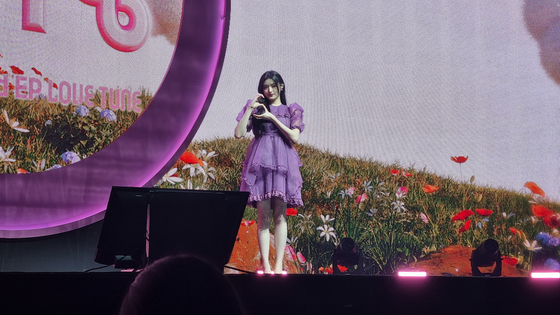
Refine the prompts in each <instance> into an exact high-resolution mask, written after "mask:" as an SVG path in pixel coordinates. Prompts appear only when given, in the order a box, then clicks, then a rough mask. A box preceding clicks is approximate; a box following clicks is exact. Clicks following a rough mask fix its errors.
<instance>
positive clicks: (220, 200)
mask: <svg viewBox="0 0 560 315" xmlns="http://www.w3.org/2000/svg"><path fill="white" fill-rule="evenodd" d="M248 198H249V193H248V192H239V191H208V190H179V189H156V188H137V187H117V186H115V187H113V188H112V190H111V195H110V197H109V203H108V205H107V210H106V212H105V219H104V222H103V227H102V229H101V235H100V237H99V242H98V246H97V251H96V255H95V261H96V262H98V263H101V264H106V265H111V264H114V265H115V268H141V267H143V266H145V265H146V264H149V263H151V262H153V261H155V260H157V259H159V258H162V257H164V256H167V255H173V254H179V253H181V254H182V253H187V254H193V255H197V256H202V257H205V258H206V259H207V260H208V261H210V262H212V263H214V264H215V265H216V266H217V267H218V268H223V266H224V265H225V264H227V263H228V261H229V258H230V257H231V253H232V250H233V246H234V244H235V238H236V236H237V231H238V230H239V224H240V223H241V220H242V218H243V213H244V211H245V206H246V205H247V199H248Z"/></svg>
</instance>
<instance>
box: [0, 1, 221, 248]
mask: <svg viewBox="0 0 560 315" xmlns="http://www.w3.org/2000/svg"><path fill="white" fill-rule="evenodd" d="M229 12H230V1H229V0H204V1H199V0H184V1H183V17H182V22H181V29H180V33H179V40H178V43H177V47H176V50H175V55H174V57H173V60H172V61H171V64H170V66H169V70H168V72H167V75H166V77H165V79H164V81H163V83H162V85H161V87H160V88H159V90H158V91H157V93H156V95H155V96H154V98H153V100H152V102H151V104H150V106H149V107H148V108H147V109H146V111H145V112H144V113H143V114H142V115H141V116H140V117H139V118H138V119H137V120H136V122H135V123H134V124H133V125H132V126H131V127H130V128H129V129H128V130H127V131H126V132H125V133H124V134H123V135H122V136H120V137H119V138H118V139H117V140H115V141H114V142H113V143H111V144H110V145H109V146H107V147H106V148H104V149H103V150H101V151H99V152H97V153H96V154H94V155H93V156H90V157H88V158H87V159H84V160H83V161H80V162H79V163H76V164H73V165H69V166H66V167H63V168H60V169H56V170H51V171H46V172H42V173H34V174H0V187H1V188H0V238H26V237H37V236H44V235H51V234H56V233H61V232H65V231H69V230H73V229H76V228H79V227H82V226H85V225H88V224H91V223H94V222H97V221H99V220H101V219H103V217H104V214H105V212H104V210H105V208H106V206H107V201H108V200H109V193H110V191H111V187H112V186H133V187H142V186H143V187H150V186H153V185H154V184H155V183H156V182H157V181H158V180H159V179H160V178H161V177H162V176H163V174H165V172H166V171H168V170H169V168H170V167H171V165H172V164H173V163H175V161H176V160H177V159H178V157H179V155H180V154H181V153H182V152H183V151H184V150H185V148H186V147H187V145H188V144H189V143H190V141H191V140H192V138H193V136H194V134H195V133H196V131H197V129H198V127H199V126H200V123H201V122H202V119H203V118H204V115H205V114H206V111H207V109H208V106H209V105H210V101H211V99H212V96H213V95H214V90H215V88H216V85H217V82H218V78H219V76H220V72H221V68H222V63H223V60H224V55H225V49H226V42H227V34H228V28H229Z"/></svg>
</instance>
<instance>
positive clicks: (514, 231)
mask: <svg viewBox="0 0 560 315" xmlns="http://www.w3.org/2000/svg"><path fill="white" fill-rule="evenodd" d="M509 230H510V231H511V233H513V235H516V234H519V235H521V234H523V232H521V231H520V230H518V229H516V228H512V227H510V228H509Z"/></svg>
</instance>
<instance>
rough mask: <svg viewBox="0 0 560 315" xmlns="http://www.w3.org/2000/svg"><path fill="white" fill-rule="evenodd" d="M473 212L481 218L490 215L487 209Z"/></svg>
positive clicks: (490, 212)
mask: <svg viewBox="0 0 560 315" xmlns="http://www.w3.org/2000/svg"><path fill="white" fill-rule="evenodd" d="M475 211H476V213H478V214H479V215H481V216H483V217H487V216H489V215H491V214H492V210H488V209H476V210H475Z"/></svg>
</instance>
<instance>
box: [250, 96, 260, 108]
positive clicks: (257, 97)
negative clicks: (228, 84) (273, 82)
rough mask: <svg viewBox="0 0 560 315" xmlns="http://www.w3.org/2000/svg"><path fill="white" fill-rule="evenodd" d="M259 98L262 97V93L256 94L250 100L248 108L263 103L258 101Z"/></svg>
mask: <svg viewBox="0 0 560 315" xmlns="http://www.w3.org/2000/svg"><path fill="white" fill-rule="evenodd" d="M260 98H264V95H262V94H260V93H259V94H257V96H256V97H255V98H254V99H253V101H252V102H251V104H249V108H251V109H255V108H257V107H259V106H261V105H263V104H261V103H259V99H260Z"/></svg>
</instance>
